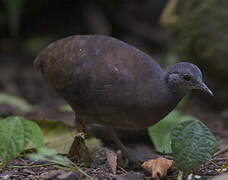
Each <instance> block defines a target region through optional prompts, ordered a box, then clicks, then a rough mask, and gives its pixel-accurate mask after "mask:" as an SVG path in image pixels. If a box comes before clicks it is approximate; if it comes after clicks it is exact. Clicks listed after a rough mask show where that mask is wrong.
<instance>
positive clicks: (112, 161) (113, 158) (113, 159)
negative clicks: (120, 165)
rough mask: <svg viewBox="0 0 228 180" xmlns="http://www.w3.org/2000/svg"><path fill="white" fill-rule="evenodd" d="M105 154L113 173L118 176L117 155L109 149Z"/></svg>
mask: <svg viewBox="0 0 228 180" xmlns="http://www.w3.org/2000/svg"><path fill="white" fill-rule="evenodd" d="M105 152H106V156H107V160H108V165H109V166H110V167H111V169H112V173H113V174H116V169H117V154H116V153H115V152H114V151H112V150H110V149H107V148H105Z"/></svg>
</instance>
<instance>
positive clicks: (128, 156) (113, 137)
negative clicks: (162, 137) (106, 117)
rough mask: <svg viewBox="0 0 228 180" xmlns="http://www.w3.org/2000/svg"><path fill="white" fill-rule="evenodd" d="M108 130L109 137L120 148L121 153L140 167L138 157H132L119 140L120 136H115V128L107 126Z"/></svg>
mask: <svg viewBox="0 0 228 180" xmlns="http://www.w3.org/2000/svg"><path fill="white" fill-rule="evenodd" d="M108 132H109V134H110V136H111V138H112V139H113V141H114V142H115V143H116V145H117V146H118V147H119V148H120V150H121V151H122V152H123V154H124V155H125V156H126V157H127V158H128V159H129V160H130V161H131V162H132V163H134V164H135V165H137V166H139V167H141V163H140V161H139V160H138V159H136V158H134V157H132V156H131V155H130V154H129V152H128V150H127V148H126V147H125V145H124V144H123V143H122V142H121V140H120V138H119V137H118V136H117V134H116V132H115V130H113V128H111V127H109V128H108Z"/></svg>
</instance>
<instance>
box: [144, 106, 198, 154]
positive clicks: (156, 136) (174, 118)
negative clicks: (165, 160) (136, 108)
mask: <svg viewBox="0 0 228 180" xmlns="http://www.w3.org/2000/svg"><path fill="white" fill-rule="evenodd" d="M189 119H195V118H194V117H192V116H189V115H184V114H182V113H181V112H180V111H179V110H173V111H172V112H171V113H169V114H168V115H167V116H166V117H165V118H164V119H163V120H161V121H159V122H158V123H156V124H155V125H153V126H151V127H150V128H149V129H148V132H149V136H150V138H151V140H152V141H153V144H154V146H155V149H156V150H157V151H158V152H160V153H172V149H171V137H170V131H171V129H172V128H173V127H174V126H175V125H176V124H177V123H179V122H181V121H184V120H189Z"/></svg>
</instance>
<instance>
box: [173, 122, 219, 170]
mask: <svg viewBox="0 0 228 180" xmlns="http://www.w3.org/2000/svg"><path fill="white" fill-rule="evenodd" d="M171 139H172V144H171V147H172V151H173V156H174V158H175V162H176V167H177V168H179V169H180V170H182V171H184V172H189V171H191V170H192V169H194V168H197V167H199V166H200V165H201V164H203V163H205V162H207V161H208V160H210V159H211V157H212V156H213V154H214V153H215V152H216V150H217V146H218V142H217V141H216V139H215V137H214V135H213V134H212V133H211V132H210V130H209V129H208V128H207V127H206V126H205V125H204V124H203V123H202V122H201V121H199V120H189V121H183V122H181V123H179V124H178V125H177V126H176V127H174V128H173V129H172V130H171Z"/></svg>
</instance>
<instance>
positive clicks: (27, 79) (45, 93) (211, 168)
mask: <svg viewBox="0 0 228 180" xmlns="http://www.w3.org/2000/svg"><path fill="white" fill-rule="evenodd" d="M1 59H2V60H1V61H2V62H1V64H0V72H1V76H2V77H1V79H0V89H1V91H3V92H7V93H11V94H14V95H17V96H20V97H23V98H25V99H26V100H27V101H28V102H29V103H31V104H33V105H36V106H37V107H39V111H38V112H33V113H30V114H22V115H23V116H25V117H29V118H31V119H34V120H36V119H37V120H38V119H40V118H44V117H45V118H47V119H52V120H55V121H63V122H64V123H67V124H70V125H72V124H73V114H71V113H70V114H69V113H65V112H58V111H57V110H56V107H57V106H59V105H61V104H65V102H64V101H63V100H62V99H61V98H60V97H59V96H58V95H57V94H56V93H55V92H54V91H53V90H52V89H51V88H50V87H49V86H48V85H47V84H46V82H45V81H44V80H43V79H42V78H41V76H40V75H39V74H38V73H37V72H35V70H34V69H33V68H32V60H31V58H30V57H29V58H28V57H25V58H24V57H20V58H18V59H17V58H15V57H8V56H4V57H1ZM22 59H26V60H22ZM27 59H28V60H27ZM197 96H198V94H196V95H195V93H194V94H193V95H192V96H191V98H190V100H189V101H188V103H187V105H186V107H185V112H187V113H189V114H192V115H194V116H196V117H198V118H199V119H201V120H202V121H203V122H204V123H205V124H206V125H207V126H208V127H209V128H210V129H211V130H212V132H213V133H214V134H215V136H216V138H217V139H218V141H219V143H220V144H219V145H220V148H224V147H225V146H226V145H227V144H228V131H227V129H228V120H227V119H228V111H226V110H222V111H218V110H214V109H213V108H212V107H210V106H209V105H208V104H207V103H206V102H204V101H202V100H199V99H198V98H197ZM15 114H17V110H16V109H15V108H13V107H11V106H9V105H5V104H1V105H0V117H6V116H9V115H15ZM125 143H126V145H127V147H128V148H129V151H131V152H132V153H133V154H134V155H135V156H137V155H138V156H141V158H144V159H148V158H155V157H159V156H161V155H159V154H157V153H156V152H155V151H154V150H153V146H152V143H150V142H148V139H140V140H137V141H132V140H129V142H128V141H126V142H125ZM106 148H112V149H113V150H114V151H115V152H116V153H117V154H120V158H119V161H118V162H119V164H118V166H117V172H116V174H114V173H113V172H112V170H111V168H110V167H109V164H108V163H107V153H105V152H106ZM93 157H94V159H93V163H92V165H91V166H90V167H83V166H82V167H81V168H82V169H83V170H84V171H85V172H86V173H87V174H88V175H90V176H92V177H94V178H95V179H117V180H127V179H130V180H134V179H135V180H136V179H137V180H141V179H148V180H149V179H151V175H150V174H149V173H147V172H145V171H144V170H142V169H141V168H136V169H135V168H133V167H132V166H129V165H128V164H127V163H126V161H125V160H123V158H122V157H121V153H120V152H119V151H118V149H116V147H113V146H110V145H106V144H104V147H102V148H101V149H100V150H98V151H97V152H96V154H95V155H94V156H93ZM168 158H172V157H171V156H168ZM225 162H228V153H223V154H221V155H220V156H218V157H215V158H214V159H212V160H211V161H209V162H208V163H206V164H204V165H202V166H201V167H200V168H198V169H196V170H194V171H193V174H194V175H198V176H199V178H198V179H200V180H206V179H210V178H212V177H214V176H216V175H219V174H222V173H224V172H219V170H218V169H221V167H222V165H223V164H224V163H225ZM18 166H22V167H20V168H19V167H18ZM79 166H80V164H79ZM177 174H178V171H177V170H176V169H174V170H172V171H171V172H168V176H167V178H166V179H168V180H175V179H176V178H177ZM0 179H18V180H20V179H23V180H30V179H31V180H36V179H57V180H58V179H59V180H71V179H78V180H81V179H86V178H85V177H84V176H83V175H82V174H81V173H79V172H66V171H63V170H60V169H56V168H55V167H53V166H51V165H49V164H48V163H47V162H43V161H42V162H41V161H32V160H28V159H26V158H22V157H18V158H17V159H15V160H14V161H13V162H12V163H10V164H9V165H8V166H7V167H6V168H4V169H1V170H0Z"/></svg>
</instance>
